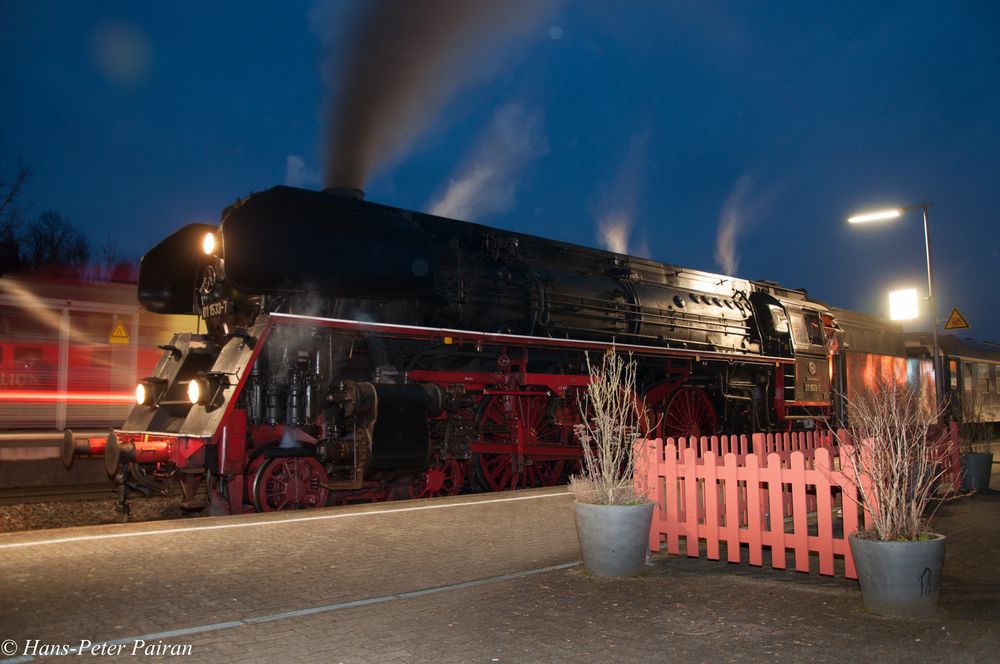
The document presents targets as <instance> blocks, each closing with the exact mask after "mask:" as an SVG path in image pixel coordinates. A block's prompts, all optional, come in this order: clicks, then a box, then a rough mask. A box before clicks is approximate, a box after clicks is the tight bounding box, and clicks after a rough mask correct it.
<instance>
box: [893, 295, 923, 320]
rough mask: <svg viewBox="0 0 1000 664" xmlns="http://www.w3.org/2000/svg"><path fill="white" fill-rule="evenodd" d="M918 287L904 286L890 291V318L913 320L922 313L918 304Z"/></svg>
mask: <svg viewBox="0 0 1000 664" xmlns="http://www.w3.org/2000/svg"><path fill="white" fill-rule="evenodd" d="M917 299H918V298H917V289H916V288H904V289H903V290H897V291H891V292H890V293H889V318H890V319H892V320H913V319H914V318H916V317H917V316H919V315H920V308H919V307H918V306H917Z"/></svg>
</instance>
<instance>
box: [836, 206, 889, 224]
mask: <svg viewBox="0 0 1000 664" xmlns="http://www.w3.org/2000/svg"><path fill="white" fill-rule="evenodd" d="M901 214H903V211H902V210H900V209H893V210H879V211H878V212H865V213H864V214H856V215H854V216H853V217H848V219H847V223H849V224H863V223H864V222H866V221H882V220H883V219H896V218H897V217H899V216H900V215H901Z"/></svg>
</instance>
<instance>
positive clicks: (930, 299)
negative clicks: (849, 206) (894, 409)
mask: <svg viewBox="0 0 1000 664" xmlns="http://www.w3.org/2000/svg"><path fill="white" fill-rule="evenodd" d="M932 205H934V204H933V203H928V202H926V201H924V202H923V203H919V204H917V205H907V206H904V207H900V208H891V209H888V210H878V211H876V212H865V213H862V214H856V215H854V216H852V217H849V218H848V219H847V221H848V223H851V224H861V223H866V222H869V221H883V220H886V219H897V218H899V217H901V216H903V213H904V212H906V211H907V210H918V209H919V210H922V211H923V213H924V250H925V251H926V253H927V304H928V306H929V307H930V310H931V323H932V325H933V327H932V328H931V334H932V337H933V339H934V399H935V402H934V406H935V408H940V407H941V394H942V387H943V386H942V385H941V380H942V376H941V347H940V345H939V344H938V317H937V307H936V306H935V305H934V269H933V267H932V263H931V231H930V224H929V223H928V220H927V210H928V208H930V207H931V206H932Z"/></svg>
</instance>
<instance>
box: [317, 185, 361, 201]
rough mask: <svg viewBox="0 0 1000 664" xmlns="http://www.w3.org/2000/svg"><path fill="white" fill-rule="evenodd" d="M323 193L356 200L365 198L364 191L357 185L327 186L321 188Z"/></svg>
mask: <svg viewBox="0 0 1000 664" xmlns="http://www.w3.org/2000/svg"><path fill="white" fill-rule="evenodd" d="M323 193H324V194H333V195H334V196H342V197H344V198H353V199H354V200H356V201H363V200H365V192H364V191H362V190H361V189H358V188H357V187H327V188H326V189H324V190H323Z"/></svg>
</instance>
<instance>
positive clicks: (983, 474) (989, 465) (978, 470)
mask: <svg viewBox="0 0 1000 664" xmlns="http://www.w3.org/2000/svg"><path fill="white" fill-rule="evenodd" d="M992 472H993V455H992V454H987V453H985V452H973V453H969V454H963V455H962V491H989V490H990V474H991V473H992Z"/></svg>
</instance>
